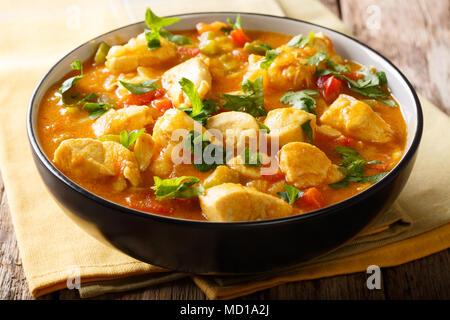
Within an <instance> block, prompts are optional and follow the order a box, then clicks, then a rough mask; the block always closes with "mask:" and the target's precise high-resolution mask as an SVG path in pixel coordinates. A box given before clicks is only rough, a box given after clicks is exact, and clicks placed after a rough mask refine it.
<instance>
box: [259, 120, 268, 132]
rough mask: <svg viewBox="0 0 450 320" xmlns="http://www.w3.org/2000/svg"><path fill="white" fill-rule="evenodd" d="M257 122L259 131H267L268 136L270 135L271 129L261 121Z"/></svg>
mask: <svg viewBox="0 0 450 320" xmlns="http://www.w3.org/2000/svg"><path fill="white" fill-rule="evenodd" d="M256 122H258V126H259V129H260V130H265V131H266V134H269V133H270V129H269V127H268V126H266V125H265V124H264V123H262V122H260V121H258V120H257V121H256Z"/></svg>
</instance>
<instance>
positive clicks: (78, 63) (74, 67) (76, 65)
mask: <svg viewBox="0 0 450 320" xmlns="http://www.w3.org/2000/svg"><path fill="white" fill-rule="evenodd" d="M70 67H71V68H72V70H79V71H80V73H81V74H83V64H82V63H81V61H80V60H75V61H74V62H72V63H71V64H70Z"/></svg>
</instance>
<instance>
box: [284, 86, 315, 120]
mask: <svg viewBox="0 0 450 320" xmlns="http://www.w3.org/2000/svg"><path fill="white" fill-rule="evenodd" d="M313 96H319V93H318V92H317V91H316V90H312V89H306V90H300V91H289V92H286V93H285V94H284V95H283V96H282V97H281V99H280V102H282V103H284V104H291V105H292V108H296V109H300V110H303V111H306V112H309V113H312V114H316V111H315V109H316V100H314V98H313Z"/></svg>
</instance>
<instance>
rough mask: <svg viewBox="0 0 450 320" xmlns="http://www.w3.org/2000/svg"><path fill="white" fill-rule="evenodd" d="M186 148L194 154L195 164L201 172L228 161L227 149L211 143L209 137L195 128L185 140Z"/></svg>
mask: <svg viewBox="0 0 450 320" xmlns="http://www.w3.org/2000/svg"><path fill="white" fill-rule="evenodd" d="M184 148H185V150H187V151H189V152H191V153H192V154H193V155H194V163H193V166H194V168H195V169H197V170H198V171H200V172H208V171H210V170H213V169H215V168H216V167H218V166H220V165H223V164H225V163H226V157H227V152H226V149H225V148H224V147H222V146H220V145H217V144H213V143H211V141H210V139H209V137H208V136H207V135H206V134H205V133H203V134H200V133H198V132H196V131H194V130H191V131H189V135H188V136H187V138H186V139H185V140H184Z"/></svg>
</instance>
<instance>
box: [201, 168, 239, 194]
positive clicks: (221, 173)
mask: <svg viewBox="0 0 450 320" xmlns="http://www.w3.org/2000/svg"><path fill="white" fill-rule="evenodd" d="M227 182H232V183H239V173H238V172H237V171H234V170H233V169H230V168H228V167H227V166H218V167H217V168H216V169H215V170H214V172H213V173H211V174H210V175H209V176H208V178H206V179H205V181H204V182H203V187H204V188H205V189H208V188H212V187H214V186H218V185H219V184H222V183H227Z"/></svg>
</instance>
